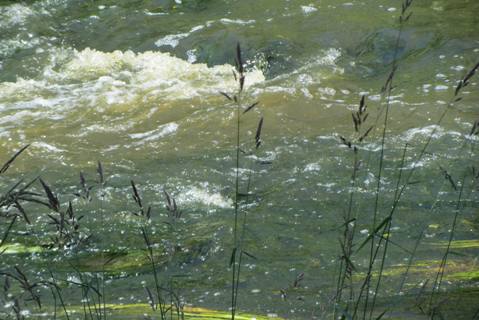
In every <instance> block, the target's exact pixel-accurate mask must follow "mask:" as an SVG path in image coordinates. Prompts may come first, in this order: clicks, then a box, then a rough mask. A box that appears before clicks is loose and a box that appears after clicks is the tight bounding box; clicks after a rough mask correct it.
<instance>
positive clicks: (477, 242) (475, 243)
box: [433, 239, 479, 249]
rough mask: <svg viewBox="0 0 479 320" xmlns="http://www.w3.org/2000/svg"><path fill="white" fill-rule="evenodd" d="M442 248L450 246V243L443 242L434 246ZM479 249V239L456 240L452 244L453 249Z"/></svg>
mask: <svg viewBox="0 0 479 320" xmlns="http://www.w3.org/2000/svg"><path fill="white" fill-rule="evenodd" d="M433 245H434V246H438V247H441V248H446V247H447V246H448V241H441V242H437V243H434V244H433ZM477 248H479V239H472V240H454V241H452V242H451V249H477Z"/></svg>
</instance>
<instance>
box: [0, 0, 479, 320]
mask: <svg viewBox="0 0 479 320" xmlns="http://www.w3.org/2000/svg"><path fill="white" fill-rule="evenodd" d="M400 10H401V2H400V1H393V0H368V1H356V0H351V1H346V0H345V1H338V0H322V1H312V0H262V1H252V0H242V1H233V0H176V1H172V0H152V1H145V0H144V1H140V0H128V1H126V0H120V1H106V0H102V1H74V0H39V1H22V2H18V1H5V0H2V1H0V137H1V139H0V151H1V154H2V159H5V160H6V159H7V158H8V155H10V154H13V153H14V152H15V151H16V150H18V149H19V148H20V147H22V146H23V145H25V144H30V147H29V148H28V149H27V150H26V151H25V152H24V154H22V155H21V157H20V158H19V159H18V160H17V161H16V163H15V164H14V166H13V167H12V169H11V170H10V171H9V172H8V174H7V175H6V176H5V177H6V178H5V179H6V180H4V181H2V186H4V187H5V186H6V185H8V184H9V183H12V182H13V180H14V179H17V178H18V177H19V176H23V177H25V179H29V178H33V177H36V176H41V177H42V178H43V179H44V180H45V181H47V182H48V184H49V185H50V186H51V187H52V188H53V189H54V191H55V192H57V193H58V194H59V195H60V200H61V201H62V202H66V201H68V200H72V201H73V204H74V207H75V208H76V210H77V212H79V213H81V214H83V215H85V217H84V219H83V220H82V228H83V229H82V230H85V232H86V233H91V234H92V238H91V240H90V243H89V244H88V245H87V246H86V248H84V249H82V252H83V253H85V252H96V251H97V250H109V251H118V250H124V251H127V252H128V251H133V250H136V249H141V248H143V246H144V245H143V242H142V241H143V239H142V237H141V234H140V233H139V231H138V223H139V222H138V219H137V218H135V217H134V216H133V215H132V212H136V211H137V209H136V207H135V203H134V201H133V200H132V197H131V187H130V179H133V180H134V181H135V183H136V185H137V187H138V189H139V190H140V193H141V194H142V197H143V200H144V202H145V203H148V204H149V205H151V206H152V216H153V218H152V225H151V226H150V227H151V228H153V230H154V231H152V232H153V237H154V241H155V242H157V243H158V247H159V248H160V249H159V250H164V251H165V253H164V255H165V256H168V261H167V262H165V263H164V264H163V265H162V271H161V272H162V276H163V277H164V278H165V279H167V278H168V277H171V276H173V275H175V276H178V279H180V280H178V283H179V284H178V286H179V287H181V288H182V289H181V294H182V295H183V296H184V297H185V299H186V302H187V303H189V304H191V305H194V306H203V307H209V308H216V309H222V310H227V309H228V307H229V301H230V297H229V294H230V293H229V292H230V270H229V269H228V262H229V259H230V255H231V250H232V227H233V221H234V210H233V200H234V190H235V189H234V179H235V169H234V168H235V139H236V136H235V125H236V118H235V107H234V104H232V103H230V102H229V101H228V100H226V99H225V97H223V96H222V95H220V94H219V92H220V91H222V92H227V93H233V92H235V90H236V89H237V87H236V83H235V81H234V78H233V74H232V70H233V69H234V67H233V65H234V57H235V54H236V53H235V48H236V44H237V43H238V42H239V43H241V47H242V51H243V57H244V60H245V62H246V69H247V74H246V88H245V92H244V94H243V98H242V99H243V102H244V104H245V105H247V104H251V103H253V102H256V101H259V104H258V106H257V107H256V108H254V109H253V110H252V111H251V112H249V113H247V114H245V115H244V116H243V117H242V120H241V143H242V146H243V147H242V148H244V149H245V150H249V149H250V148H251V146H252V145H253V144H254V135H255V130H256V126H257V123H258V120H259V117H260V116H263V117H264V126H263V130H262V145H261V147H260V148H259V149H258V151H257V152H256V153H255V155H246V156H244V158H242V161H241V162H240V167H241V168H240V173H241V174H240V177H241V183H240V187H241V188H243V189H245V188H246V185H247V184H248V179H249V178H248V177H251V178H250V186H251V187H250V189H251V190H250V191H251V193H252V194H253V196H251V197H250V202H249V203H248V204H246V205H244V206H243V207H242V211H241V212H244V210H246V212H247V213H248V216H247V228H246V233H245V238H246V248H247V251H248V252H249V253H250V254H251V255H254V256H255V257H256V258H257V259H252V258H248V259H246V262H244V264H245V266H244V272H243V273H242V278H241V285H240V291H239V300H238V305H239V308H240V310H245V311H249V312H253V313H257V314H278V315H280V316H283V317H286V318H298V319H306V318H311V317H322V316H324V315H325V314H328V313H329V312H330V311H331V299H332V296H333V295H334V292H335V291H334V290H335V279H336V278H335V277H337V269H338V265H339V260H338V259H339V256H340V253H341V252H340V251H341V249H340V246H339V242H338V238H339V237H340V236H341V234H342V231H341V230H342V229H341V225H342V224H343V222H344V220H343V216H344V215H345V213H346V212H347V210H348V199H349V194H350V191H351V188H350V182H349V181H350V177H351V174H352V161H353V156H352V152H351V151H350V150H349V149H348V148H347V147H345V146H342V145H341V143H340V140H339V136H340V135H341V136H344V137H350V136H353V135H354V129H353V126H352V121H351V112H352V111H355V110H357V106H358V104H359V100H360V98H361V96H362V95H366V97H367V98H366V103H367V105H368V112H369V113H370V116H369V119H368V120H367V121H368V123H369V125H373V124H377V125H376V126H375V128H374V129H373V130H372V131H371V133H370V134H369V136H368V137H367V138H366V139H365V140H364V142H363V143H361V144H360V145H359V149H360V150H359V153H358V154H359V158H360V159H361V166H360V167H359V173H358V184H357V186H356V188H355V195H356V196H355V202H354V204H353V212H354V213H355V215H357V217H358V219H357V227H356V228H357V241H358V243H359V242H361V241H362V240H363V239H365V238H366V237H367V234H368V232H370V231H371V223H372V220H371V219H372V215H373V210H374V199H375V190H376V183H377V182H376V176H377V171H378V169H377V168H378V163H379V156H380V150H381V133H382V126H381V123H382V120H381V119H382V118H381V117H380V115H381V114H380V110H381V109H382V108H383V107H384V104H385V97H384V96H382V95H381V94H380V89H381V87H382V85H383V84H384V82H385V81H386V79H387V77H388V75H389V72H390V70H391V64H392V62H393V60H394V56H395V50H394V47H395V42H396V38H397V33H398V23H397V21H398V16H399V14H400ZM412 11H413V15H412V16H411V18H410V20H409V21H408V22H407V23H406V24H405V27H404V30H403V32H402V35H401V38H400V40H399V42H398V50H397V53H396V55H397V59H398V65H399V68H398V70H397V73H396V78H395V80H394V86H395V87H394V90H393V91H392V97H391V110H390V114H389V126H388V130H387V134H386V140H385V142H386V143H385V158H384V159H385V161H384V171H383V177H382V179H383V180H382V184H381V196H380V197H379V212H380V215H381V217H384V216H385V215H386V213H387V212H388V210H389V208H390V207H391V201H392V199H393V196H394V190H395V187H396V180H397V176H398V172H399V170H398V168H399V167H400V163H401V155H402V152H403V149H404V147H405V145H406V144H407V145H408V149H407V152H406V157H405V159H406V164H405V165H404V170H405V171H407V170H411V168H412V167H414V166H417V170H416V173H415V174H414V176H413V177H412V181H411V182H414V183H413V184H411V185H410V186H409V187H407V188H406V191H405V194H404V196H403V197H402V199H401V202H400V204H399V206H398V209H397V215H396V216H395V219H394V220H393V224H392V234H391V239H393V240H395V243H396V244H397V246H392V247H391V248H390V250H391V251H390V253H389V256H388V260H387V267H391V268H392V270H394V266H398V265H405V264H407V259H408V257H409V256H410V251H411V250H413V248H414V245H415V243H416V240H417V238H418V237H419V236H420V235H422V237H421V239H422V241H421V243H420V245H419V247H418V250H417V254H416V256H415V258H414V259H415V261H419V262H418V265H417V266H416V267H415V268H416V269H414V268H413V271H414V272H412V273H411V275H410V277H408V279H407V283H408V285H407V286H406V287H405V288H406V291H405V293H406V295H407V294H411V295H413V294H415V292H417V290H418V288H419V287H420V284H421V282H422V281H424V280H425V279H427V278H431V277H433V273H434V270H436V269H434V268H437V264H438V262H437V261H438V260H440V259H441V257H442V256H443V254H444V251H445V246H444V241H447V239H448V238H449V231H450V229H451V224H452V220H453V217H454V208H455V206H456V203H455V202H456V199H457V196H458V195H457V193H458V192H457V191H455V190H454V189H453V188H452V187H451V185H450V182H449V181H448V180H446V179H445V178H444V172H443V170H444V169H445V170H447V171H448V172H449V173H450V175H451V176H452V179H453V180H454V181H455V182H456V183H458V181H460V180H461V179H462V176H463V175H464V173H465V172H466V171H467V170H468V169H467V168H470V167H471V166H472V165H474V164H475V165H477V161H476V160H475V159H477V152H475V151H474V147H473V145H474V144H475V143H477V139H476V138H475V137H470V136H468V134H469V132H470V130H471V127H472V124H473V123H474V121H475V120H477V119H478V118H479V108H478V105H477V102H478V98H479V92H478V85H477V79H472V81H471V83H470V85H469V86H468V87H466V88H465V89H464V90H463V92H462V94H461V96H462V97H463V99H462V100H461V101H459V102H458V103H456V104H455V105H454V106H453V107H451V108H449V111H448V113H447V115H446V117H445V119H444V120H443V121H442V122H441V123H440V125H437V121H438V118H439V116H440V115H441V113H442V111H443V110H444V108H446V107H447V103H448V102H449V101H451V99H452V97H453V95H454V89H455V87H456V84H457V81H458V80H460V79H462V78H463V77H464V75H465V74H466V73H467V71H468V70H469V69H470V68H472V67H473V66H474V65H475V64H476V63H477V62H478V60H479V37H478V33H477V31H478V30H479V17H478V15H477V13H478V12H479V2H477V1H473V0H470V1H468V0H454V1H446V0H437V1H430V0H422V1H417V2H415V3H414V4H413V7H412ZM378 117H379V121H377V119H378ZM431 133H433V135H432V140H431V143H430V146H429V147H428V149H427V151H426V153H425V155H424V157H423V158H422V159H421V161H420V162H419V163H417V164H416V165H414V159H415V157H417V155H418V154H419V153H420V150H421V149H422V147H423V146H424V144H425V143H426V141H427V139H428V137H429V136H430V135H431ZM2 161H3V160H2ZM97 161H101V163H102V165H103V168H104V175H105V180H106V184H105V186H104V187H103V188H99V187H97V183H96V182H95V181H96V180H97V174H96V171H95V170H96V166H97ZM80 171H82V172H84V175H85V177H86V180H87V184H88V185H91V186H95V187H94V188H93V189H92V194H93V196H92V198H93V200H92V201H87V200H85V199H81V198H78V197H75V196H74V195H73V193H75V192H78V190H79V189H80V184H79V178H78V176H79V172H80ZM469 171H470V170H469ZM469 171H467V172H469ZM250 173H251V174H250ZM466 180H467V181H469V178H468V179H466ZM33 188H34V189H36V190H37V191H41V185H40V184H35V186H34V187H33ZM163 190H167V191H168V192H169V193H170V194H171V195H172V196H174V197H175V198H176V200H177V203H178V206H179V207H180V209H181V210H182V219H181V221H177V222H171V221H170V222H169V223H173V224H175V227H174V228H173V229H174V231H173V233H172V231H171V230H170V228H166V229H165V227H164V226H165V224H164V220H165V215H166V210H165V208H164V206H165V205H164V195H163ZM462 207H463V208H462V210H461V213H460V216H459V220H458V221H459V223H458V225H457V229H456V231H455V238H454V239H456V240H474V239H477V231H478V219H479V218H478V216H477V207H478V203H477V192H476V191H474V188H473V187H472V186H471V184H470V183H469V182H468V184H466V185H465V187H464V196H463V205H462ZM26 208H28V209H29V210H28V211H29V213H30V214H31V216H32V217H31V220H32V221H34V223H33V224H32V225H31V226H26V225H24V224H23V223H22V224H18V226H17V227H15V229H14V231H13V233H12V235H11V239H10V240H9V242H11V243H25V244H28V245H36V246H38V245H41V244H45V243H47V242H48V241H49V235H51V233H52V231H53V229H52V226H50V225H49V224H48V222H49V220H48V218H47V217H46V212H45V209H44V208H41V207H38V206H34V205H32V206H28V205H27V207H26ZM2 228H3V226H2ZM2 230H3V229H2ZM422 231H423V233H421V232H422ZM165 239H169V240H168V241H167V240H165ZM164 243H167V244H165V245H164V246H163V244H164ZM474 245H475V246H474ZM171 246H173V247H174V246H182V247H184V248H186V249H184V250H183V253H182V254H180V255H175V254H172V257H170V256H169V253H166V252H169V251H168V250H170V249H165V248H167V247H171ZM163 247H165V248H163ZM403 249H406V251H405V250H403ZM457 250H458V252H457V255H453V256H451V257H450V259H452V260H454V261H453V265H454V266H455V267H454V268H453V270H452V271H450V274H451V278H450V279H451V280H450V281H449V280H448V282H449V287H448V288H449V289H450V290H452V291H454V292H456V291H457V290H461V289H463V288H466V287H467V288H469V287H474V286H475V282H474V280H473V279H470V278H467V277H466V279H464V278H461V279H459V278H460V277H456V278H454V277H453V276H454V274H455V273H458V272H463V273H466V274H467V272H469V271H471V270H474V268H476V270H477V266H476V264H477V254H478V251H477V250H478V246H477V243H474V242H473V241H472V248H471V247H467V248H463V249H457ZM173 251H174V250H173ZM51 254H52V253H48V254H47V253H41V254H40V253H35V254H31V255H30V254H29V255H18V254H14V253H11V254H8V255H6V257H7V258H6V259H3V258H2V259H3V260H2V266H3V267H4V268H8V267H11V266H12V265H13V264H14V263H18V264H19V265H21V266H24V267H25V269H26V270H27V271H30V272H32V273H38V274H42V273H44V272H46V268H47V266H48V264H47V263H46V262H47V261H48V259H50V258H51ZM80 254H81V253H80ZM364 254H366V252H364ZM92 259H93V258H92ZM58 260H61V259H60V258H58ZM355 262H356V263H357V264H358V266H360V267H362V268H363V269H364V267H365V265H366V260H365V257H363V256H362V254H361V253H360V254H358V255H357V256H356V257H355ZM420 263H422V266H424V265H427V267H424V268H420V266H421V264H420ZM60 265H61V263H60V262H59V266H53V267H52V266H50V267H52V268H53V269H54V270H53V271H55V272H58V276H59V277H68V276H72V275H71V274H70V273H69V271H65V270H66V269H67V268H65V267H64V266H63V267H61V266H60ZM363 269H362V272H364V270H363ZM430 269H431V270H432V271H431V270H430ZM428 270H429V271H428ZM120 271H121V273H120V276H119V275H118V274H116V275H115V276H113V278H114V279H113V280H110V281H109V282H108V284H107V292H108V297H109V299H110V301H109V303H125V304H128V303H139V302H145V301H146V295H145V292H144V289H143V286H144V283H150V281H152V276H151V274H150V273H149V272H147V271H145V270H143V269H142V268H140V267H138V268H131V266H130V268H129V269H125V270H120ZM302 272H304V274H305V275H304V280H303V281H302V282H301V287H300V288H295V289H291V288H289V287H290V286H291V283H292V282H293V281H294V279H295V277H296V276H297V275H298V274H299V273H302ZM392 273H394V272H393V271H391V274H392ZM180 276H181V277H180ZM363 276H364V274H363ZM358 278H361V276H360V275H358ZM457 279H459V280H457ZM475 279H476V280H477V275H476V278H475ZM464 280H465V281H464ZM142 281H144V282H142ZM385 281H386V282H385V285H384V292H382V297H384V302H381V303H384V305H386V306H387V305H388V303H389V302H388V297H393V298H394V297H396V295H397V294H398V292H397V291H398V289H397V288H398V287H399V283H400V277H395V276H393V275H391V276H390V277H386V280H385ZM431 281H432V280H431ZM281 289H283V290H285V289H286V290H285V291H286V293H287V296H286V299H284V297H281V293H280V292H281V291H280V290H281ZM408 290H409V291H408ZM402 294H404V292H402ZM45 299H47V300H48V298H45ZM71 300H72V301H71V304H72V305H75V304H79V303H80V302H79V300H78V301H76V302H75V301H74V299H73V298H72V299H71ZM466 309H467V308H466ZM466 309H464V308H462V311H460V312H459V314H460V315H464V316H470V313H468V312H472V311H471V310H466ZM411 312H413V313H418V312H419V311H418V310H415V311H411ZM461 312H462V313H461Z"/></svg>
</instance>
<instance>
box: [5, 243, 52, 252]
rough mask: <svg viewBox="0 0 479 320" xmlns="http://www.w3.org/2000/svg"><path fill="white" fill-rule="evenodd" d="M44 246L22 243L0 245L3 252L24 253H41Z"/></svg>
mask: <svg viewBox="0 0 479 320" xmlns="http://www.w3.org/2000/svg"><path fill="white" fill-rule="evenodd" d="M43 251H44V248H42V247H39V246H27V245H25V244H22V243H5V244H4V245H2V246H1V247H0V252H2V253H3V254H24V253H41V252H43Z"/></svg>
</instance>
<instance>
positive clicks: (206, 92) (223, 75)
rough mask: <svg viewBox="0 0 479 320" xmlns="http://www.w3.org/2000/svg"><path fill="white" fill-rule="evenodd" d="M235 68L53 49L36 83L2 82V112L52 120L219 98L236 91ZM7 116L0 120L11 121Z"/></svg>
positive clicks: (252, 81) (256, 78) (251, 79)
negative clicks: (32, 114)
mask: <svg viewBox="0 0 479 320" xmlns="http://www.w3.org/2000/svg"><path fill="white" fill-rule="evenodd" d="M232 69H233V67H232V66H231V65H221V66H214V67H208V66H207V65H206V64H192V63H189V62H187V61H184V60H182V59H179V58H176V57H173V56H171V55H169V54H168V53H162V52H157V51H148V52H144V53H134V52H132V51H126V52H122V51H113V52H101V51H97V50H94V49H89V48H87V49H84V50H82V51H77V50H74V49H58V48H56V49H51V52H50V64H49V65H48V66H46V67H45V68H44V70H43V73H42V75H41V76H40V77H38V78H37V79H21V78H19V79H17V81H15V82H4V83H0V110H9V111H15V112H16V113H19V112H20V111H21V110H25V109H28V110H38V111H42V112H43V113H42V115H41V117H44V118H45V117H47V118H50V119H51V118H52V117H56V118H62V117H64V116H65V115H66V114H68V113H69V112H71V111H74V110H78V108H95V110H96V111H97V112H105V111H109V112H116V111H115V110H116V109H118V110H120V109H121V108H120V107H119V105H125V104H126V105H128V106H129V107H136V106H137V105H138V102H140V104H141V103H144V102H147V101H151V100H153V101H158V100H160V101H178V100H183V99H193V98H206V97H211V96H218V92H219V91H226V92H231V91H233V90H235V89H236V87H237V84H236V82H235V81H234V79H233V76H232ZM246 79H247V80H246V84H245V86H246V87H249V86H253V85H256V84H258V83H261V82H263V81H264V76H263V74H262V73H261V71H258V70H253V71H251V72H249V73H248V74H247V77H246ZM20 115H22V113H20ZM2 116H3V117H5V116H6V115H5V114H2ZM24 116H28V114H24ZM3 117H2V118H0V122H9V121H8V119H7V118H3ZM16 118H18V117H16ZM2 120H3V121H2ZM16 120H19V119H16Z"/></svg>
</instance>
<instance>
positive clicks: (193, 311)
mask: <svg viewBox="0 0 479 320" xmlns="http://www.w3.org/2000/svg"><path fill="white" fill-rule="evenodd" d="M105 307H106V310H107V312H108V313H110V315H111V316H121V317H122V318H126V319H130V318H131V319H137V317H138V316H139V315H150V316H154V315H155V313H154V312H153V311H152V310H151V307H150V305H149V304H146V303H137V304H106V306H105ZM183 312H184V319H186V320H188V319H203V320H209V319H211V320H215V319H231V313H230V312H229V311H220V310H211V309H206V308H199V307H190V306H186V307H184V309H183ZM68 313H70V314H81V313H83V309H82V307H72V308H69V310H68ZM175 313H176V310H174V311H173V315H172V317H173V319H176V314H175ZM168 317H169V314H168ZM235 318H236V319H238V320H252V319H255V320H268V319H273V318H274V319H278V320H281V318H279V317H278V316H277V315H275V314H274V315H266V316H265V315H257V314H251V313H239V314H236V316H235Z"/></svg>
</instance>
